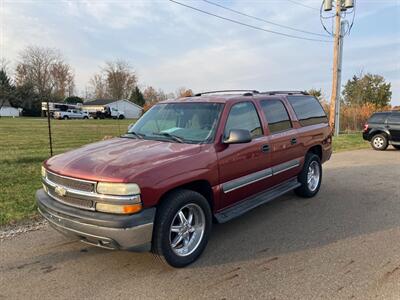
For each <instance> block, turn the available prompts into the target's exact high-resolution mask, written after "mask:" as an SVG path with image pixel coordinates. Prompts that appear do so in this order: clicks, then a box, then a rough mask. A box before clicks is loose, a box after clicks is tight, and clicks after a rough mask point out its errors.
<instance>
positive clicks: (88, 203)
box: [48, 188, 94, 210]
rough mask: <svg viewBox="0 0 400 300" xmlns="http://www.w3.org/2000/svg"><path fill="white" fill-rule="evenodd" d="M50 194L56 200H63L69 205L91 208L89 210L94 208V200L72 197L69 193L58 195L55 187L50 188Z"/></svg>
mask: <svg viewBox="0 0 400 300" xmlns="http://www.w3.org/2000/svg"><path fill="white" fill-rule="evenodd" d="M48 194H49V196H50V197H52V198H54V199H55V200H57V201H59V202H62V203H64V204H67V205H71V206H75V207H79V208H84V209H89V210H93V209H94V203H93V201H92V200H88V199H81V198H76V197H71V196H68V195H66V196H60V195H57V194H56V193H55V192H54V189H52V188H48Z"/></svg>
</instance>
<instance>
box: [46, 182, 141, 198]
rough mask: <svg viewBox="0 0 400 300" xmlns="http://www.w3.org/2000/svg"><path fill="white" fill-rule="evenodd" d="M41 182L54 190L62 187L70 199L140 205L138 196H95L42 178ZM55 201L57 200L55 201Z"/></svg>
mask: <svg viewBox="0 0 400 300" xmlns="http://www.w3.org/2000/svg"><path fill="white" fill-rule="evenodd" d="M42 182H43V184H44V185H46V186H47V187H50V188H53V189H55V188H56V187H57V186H58V187H63V188H64V189H65V190H66V192H67V195H68V196H71V197H76V198H80V199H86V200H91V201H96V202H105V203H114V204H136V203H141V201H140V195H131V196H113V195H103V194H97V193H94V192H85V191H79V190H75V189H71V188H69V187H66V186H63V185H60V184H56V183H54V182H52V181H50V180H48V179H47V177H46V178H42ZM56 200H57V199H56Z"/></svg>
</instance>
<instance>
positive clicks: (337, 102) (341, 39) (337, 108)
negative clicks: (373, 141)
mask: <svg viewBox="0 0 400 300" xmlns="http://www.w3.org/2000/svg"><path fill="white" fill-rule="evenodd" d="M346 23H347V21H341V22H340V36H339V54H338V56H339V57H338V66H337V84H336V99H335V125H334V128H335V135H336V136H338V135H339V130H340V86H341V82H342V60H343V42H344V34H345V26H346Z"/></svg>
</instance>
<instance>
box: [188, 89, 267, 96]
mask: <svg viewBox="0 0 400 300" xmlns="http://www.w3.org/2000/svg"><path fill="white" fill-rule="evenodd" d="M231 92H233V93H242V94H243V96H251V95H253V94H259V93H260V92H259V91H256V90H220V91H210V92H202V93H197V94H195V95H194V96H195V97H198V96H202V95H206V94H217V93H226V94H227V93H231Z"/></svg>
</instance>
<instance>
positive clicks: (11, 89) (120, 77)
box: [0, 46, 193, 116]
mask: <svg viewBox="0 0 400 300" xmlns="http://www.w3.org/2000/svg"><path fill="white" fill-rule="evenodd" d="M9 69H10V68H9V64H8V62H7V61H5V60H2V61H0V108H1V107H2V106H4V105H11V106H13V107H20V108H22V109H23V114H24V115H28V116H39V115H40V114H41V102H44V101H47V100H48V101H50V102H64V103H71V104H74V103H82V102H84V101H86V100H93V99H115V100H120V99H127V100H129V101H132V102H134V103H135V104H137V105H140V106H146V105H147V106H151V105H153V104H154V103H156V102H158V101H162V100H166V99H168V98H174V97H177V98H179V97H186V96H191V95H192V94H193V93H192V91H191V90H190V89H186V88H180V89H178V90H177V91H176V92H175V93H165V92H164V91H163V90H161V89H156V88H154V87H152V86H148V87H146V88H144V89H143V90H142V89H141V88H139V85H138V77H137V75H136V73H135V71H134V70H133V68H132V66H131V65H130V64H129V63H128V62H127V61H124V60H115V61H107V62H105V63H104V65H103V67H101V68H100V71H99V72H98V73H96V74H94V75H93V76H92V77H91V79H90V80H89V86H88V89H87V92H86V95H85V99H83V98H81V97H79V96H77V94H76V87H75V74H74V71H73V68H72V67H71V65H70V64H68V63H67V62H66V60H65V58H64V56H63V55H62V54H61V52H60V51H59V50H57V49H53V48H46V47H38V46H29V47H26V48H25V49H24V50H22V51H21V53H20V55H19V60H18V61H17V64H16V67H15V70H14V76H13V77H11V76H10V73H11V72H9Z"/></svg>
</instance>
